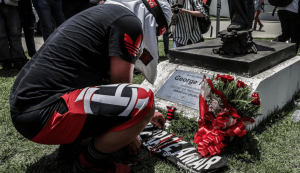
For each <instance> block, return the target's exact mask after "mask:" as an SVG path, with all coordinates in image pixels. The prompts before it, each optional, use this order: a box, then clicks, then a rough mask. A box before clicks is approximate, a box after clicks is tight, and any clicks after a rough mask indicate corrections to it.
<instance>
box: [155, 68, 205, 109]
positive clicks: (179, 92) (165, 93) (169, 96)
mask: <svg viewBox="0 0 300 173" xmlns="http://www.w3.org/2000/svg"><path fill="white" fill-rule="evenodd" d="M203 76H204V75H203V74H199V73H193V72H188V71H182V70H177V71H175V72H174V73H173V74H172V75H171V77H170V78H169V79H168V80H167V81H166V82H165V83H164V84H163V85H162V87H161V88H160V89H159V90H158V91H157V93H156V97H159V98H162V99H165V100H169V101H172V102H176V103H180V104H182V105H185V106H188V107H191V108H194V109H198V110H199V94H200V87H201V83H202V79H203Z"/></svg>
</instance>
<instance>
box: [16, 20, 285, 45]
mask: <svg viewBox="0 0 300 173" xmlns="http://www.w3.org/2000/svg"><path fill="white" fill-rule="evenodd" d="M262 23H263V25H264V28H263V29H262V30H261V31H253V37H263V38H268V37H276V36H278V35H280V33H281V26H280V22H279V21H262ZM229 24H230V21H221V23H220V30H225V29H226V28H227V26H228V25H229ZM212 26H213V35H212V36H213V37H216V21H214V20H213V21H212ZM204 37H205V38H210V31H209V32H208V33H206V34H204ZM159 38H160V39H162V37H159ZM34 40H35V46H36V49H37V50H38V49H40V47H41V46H42V45H43V43H44V41H43V37H42V35H41V34H39V33H35V38H34ZM22 45H23V48H24V50H27V48H26V44H25V38H24V35H23V37H22Z"/></svg>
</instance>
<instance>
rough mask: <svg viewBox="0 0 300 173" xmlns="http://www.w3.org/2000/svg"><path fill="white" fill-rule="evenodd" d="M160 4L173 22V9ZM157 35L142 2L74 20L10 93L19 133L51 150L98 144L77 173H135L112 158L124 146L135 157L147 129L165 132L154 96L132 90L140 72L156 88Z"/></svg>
mask: <svg viewBox="0 0 300 173" xmlns="http://www.w3.org/2000/svg"><path fill="white" fill-rule="evenodd" d="M150 2H151V1H150ZM153 2H154V0H153ZM156 2H157V3H158V4H156V5H160V6H161V9H162V11H163V13H164V17H165V18H166V20H167V21H170V18H171V9H170V6H169V4H168V2H167V1H163V0H157V1H156ZM152 5H153V4H152ZM156 32H157V29H156V23H155V18H154V16H153V15H152V14H151V13H150V12H149V11H148V10H147V8H145V6H144V4H143V1H142V0H108V1H106V3H105V4H103V5H99V6H95V7H92V8H90V9H88V10H85V11H83V12H81V13H79V14H77V15H75V16H73V17H72V18H70V19H69V20H67V21H66V22H65V23H63V24H62V25H60V27H59V28H58V29H56V31H55V32H54V33H53V34H52V35H51V36H50V37H49V38H48V39H47V41H46V42H45V43H44V45H43V46H42V47H41V49H40V50H39V51H38V52H37V53H36V54H35V56H34V57H33V58H32V59H31V60H30V61H29V62H28V63H27V64H26V65H25V66H24V68H23V69H22V70H21V71H20V73H19V75H18V77H17V79H16V80H15V83H14V85H13V87H12V89H11V93H10V110H11V116H12V121H13V124H14V126H15V128H16V129H17V130H18V131H19V133H20V134H22V135H23V136H24V137H26V138H27V139H29V140H31V141H33V142H37V143H41V144H48V145H51V144H70V143H74V142H80V141H82V140H84V139H87V138H91V140H90V142H89V144H88V145H87V146H86V148H85V149H84V150H83V151H82V153H81V154H80V156H79V158H78V159H77V161H76V163H75V164H74V167H73V171H74V172H120V173H121V172H122V173H123V172H129V171H130V167H129V166H127V165H122V164H118V163H112V162H110V161H107V159H105V158H106V157H107V156H108V155H109V154H110V153H112V152H114V151H117V150H119V149H121V148H123V147H125V146H128V148H129V149H130V152H131V153H133V154H136V153H137V152H138V148H139V147H140V145H141V143H140V142H139V140H138V139H137V136H138V134H139V133H140V132H141V131H142V130H143V129H144V128H145V126H146V125H147V124H148V123H149V122H150V121H151V122H152V123H154V124H156V125H157V126H158V127H161V125H160V123H159V122H158V121H159V120H162V123H163V124H164V118H163V116H162V114H161V113H158V112H155V111H154V110H155V106H154V101H153V100H154V95H153V92H152V91H151V90H150V89H149V88H147V87H144V86H141V85H135V84H131V83H132V76H133V69H134V67H135V64H136V68H138V69H139V70H140V71H142V72H143V74H144V76H145V77H146V79H147V80H148V81H149V82H152V83H153V82H154V80H155V76H156V65H157V61H158V53H157V52H158V51H157V43H156ZM143 50H144V53H143V55H142V56H141V54H142V52H143Z"/></svg>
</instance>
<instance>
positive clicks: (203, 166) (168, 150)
mask: <svg viewBox="0 0 300 173" xmlns="http://www.w3.org/2000/svg"><path fill="white" fill-rule="evenodd" d="M139 137H140V139H141V140H142V141H143V146H145V147H146V148H147V149H148V150H149V151H150V150H151V149H152V150H151V151H152V153H153V151H156V152H155V154H157V155H158V156H161V157H163V158H166V159H168V160H169V161H171V162H172V163H174V164H175V165H176V166H177V167H179V168H182V169H185V170H187V171H189V172H192V173H194V172H197V173H198V172H211V171H214V170H216V169H218V168H220V167H223V166H226V165H227V163H228V160H227V159H225V158H222V157H220V156H213V157H209V158H201V157H200V156H199V155H198V154H197V152H196V148H195V147H194V146H193V145H192V144H190V143H188V142H186V141H183V140H179V141H177V142H174V143H171V142H172V141H176V140H178V139H179V137H177V136H173V137H172V134H170V133H168V132H166V131H162V130H161V129H157V128H153V125H152V124H148V126H147V127H146V128H145V129H144V130H143V131H142V132H141V133H140V136H139ZM168 137H171V138H170V139H168V140H166V141H165V142H162V143H161V144H159V145H157V144H158V143H159V142H160V141H162V140H164V139H167V138H168ZM168 143H170V144H168ZM164 144H168V145H166V146H164V147H162V148H160V146H163V145H164ZM156 145H157V146H156ZM155 146H156V147H155ZM153 147H155V148H154V149H153ZM157 148H160V149H157ZM156 149H157V150H156Z"/></svg>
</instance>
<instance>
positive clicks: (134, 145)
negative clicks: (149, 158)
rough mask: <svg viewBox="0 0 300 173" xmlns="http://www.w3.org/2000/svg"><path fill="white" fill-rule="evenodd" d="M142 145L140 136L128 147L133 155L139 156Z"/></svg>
mask: <svg viewBox="0 0 300 173" xmlns="http://www.w3.org/2000/svg"><path fill="white" fill-rule="evenodd" d="M140 147H141V142H140V140H139V138H138V137H136V138H135V140H133V141H132V142H131V143H129V144H128V145H127V146H126V148H127V150H128V152H129V154H130V155H131V156H137V155H138V154H139V150H140Z"/></svg>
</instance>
